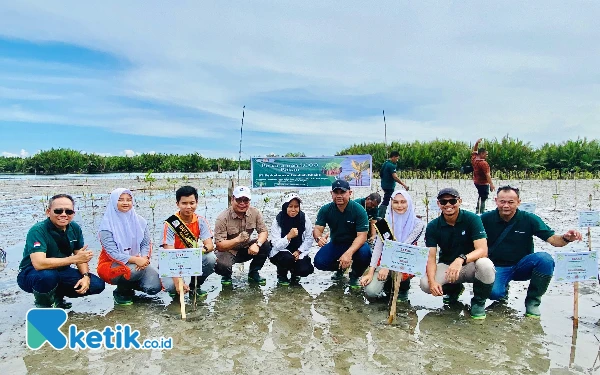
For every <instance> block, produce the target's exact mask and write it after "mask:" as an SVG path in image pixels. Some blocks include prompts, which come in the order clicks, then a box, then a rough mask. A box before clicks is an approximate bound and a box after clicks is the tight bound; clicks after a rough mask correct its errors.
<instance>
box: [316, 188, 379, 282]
mask: <svg viewBox="0 0 600 375" xmlns="http://www.w3.org/2000/svg"><path fill="white" fill-rule="evenodd" d="M350 195H351V191H350V184H348V182H347V181H344V180H335V181H334V182H333V184H332V185H331V197H332V199H333V202H331V203H328V204H326V205H324V206H323V207H321V209H319V213H318V214H317V220H316V222H315V227H314V229H313V237H314V238H315V241H316V242H317V245H318V246H319V247H320V248H321V249H320V250H319V251H318V252H317V254H316V255H315V261H314V264H315V268H316V269H319V270H322V271H338V272H337V273H336V275H334V277H333V279H340V278H341V277H342V275H343V273H344V270H346V269H347V268H349V267H350V265H352V270H351V271H350V287H351V288H360V284H359V282H358V279H359V278H360V277H361V276H362V274H363V273H364V272H365V270H366V269H367V267H368V266H369V262H370V261H371V248H370V247H369V245H367V244H366V241H367V231H368V230H369V220H368V218H367V213H366V212H365V210H364V209H363V208H362V207H361V206H359V205H358V203H356V202H354V201H351V200H350ZM327 225H329V233H330V235H331V241H330V242H327V240H328V238H329V235H327V234H325V235H324V234H323V232H324V231H325V226H327Z"/></svg>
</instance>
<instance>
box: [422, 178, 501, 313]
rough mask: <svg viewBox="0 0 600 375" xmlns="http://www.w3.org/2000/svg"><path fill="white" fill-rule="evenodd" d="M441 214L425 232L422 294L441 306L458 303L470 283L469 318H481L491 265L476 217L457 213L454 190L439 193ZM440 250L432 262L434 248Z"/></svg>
mask: <svg viewBox="0 0 600 375" xmlns="http://www.w3.org/2000/svg"><path fill="white" fill-rule="evenodd" d="M437 199H438V206H439V207H440V210H442V215H440V216H439V217H438V218H436V219H434V220H432V221H431V222H430V223H429V224H428V225H427V230H426V231H425V246H427V247H429V258H428V260H427V271H426V276H424V277H423V278H421V289H422V290H423V291H424V292H425V293H430V294H432V295H434V296H442V295H444V294H445V295H446V296H445V297H444V303H452V302H456V301H457V300H458V297H459V296H460V294H461V293H462V292H463V291H464V287H463V286H462V283H463V282H468V283H473V298H472V299H471V317H472V318H473V319H485V301H486V299H487V298H488V297H489V295H490V292H491V291H492V286H493V285H494V275H495V270H494V264H493V263H492V261H491V260H489V259H488V258H486V257H487V241H486V234H485V230H484V229H483V225H482V224H481V219H480V218H479V216H477V215H475V214H474V213H472V212H469V211H465V210H461V209H460V205H461V203H462V200H461V199H460V194H459V193H458V191H456V189H454V188H445V189H442V190H440V192H439V193H438V196H437ZM438 246H439V248H440V259H439V263H436V255H437V247H438Z"/></svg>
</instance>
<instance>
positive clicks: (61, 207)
mask: <svg viewBox="0 0 600 375" xmlns="http://www.w3.org/2000/svg"><path fill="white" fill-rule="evenodd" d="M46 216H47V219H46V220H44V221H42V222H39V223H37V224H35V225H34V226H33V227H31V229H29V232H28V233H27V239H26V241H25V249H24V250H23V260H21V264H20V265H19V275H18V276H17V283H18V284H19V287H20V288H21V289H23V290H24V291H26V292H27V293H33V297H34V299H35V306H36V307H42V308H43V307H58V308H62V309H69V308H71V303H69V302H66V301H65V300H64V297H70V298H77V297H83V296H89V295H91V294H98V293H101V292H102V291H103V290H104V287H105V284H104V281H102V280H101V279H100V278H99V277H98V276H96V275H93V274H91V273H90V267H89V265H88V262H89V261H90V259H92V256H93V252H92V251H91V250H88V248H87V245H85V244H84V242H83V234H82V232H81V228H80V227H79V225H78V224H77V223H75V222H74V221H73V218H74V217H75V201H74V200H73V198H72V197H71V196H70V195H67V194H58V195H55V196H53V197H52V198H50V201H49V202H48V208H47V209H46ZM72 265H75V268H74V267H71V266H72Z"/></svg>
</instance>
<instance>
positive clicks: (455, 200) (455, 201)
mask: <svg viewBox="0 0 600 375" xmlns="http://www.w3.org/2000/svg"><path fill="white" fill-rule="evenodd" d="M438 202H440V204H441V205H442V206H445V205H447V204H448V203H450V204H451V205H452V206H454V205H455V204H456V203H457V202H458V199H457V198H450V199H438Z"/></svg>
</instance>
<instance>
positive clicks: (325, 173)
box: [251, 155, 373, 188]
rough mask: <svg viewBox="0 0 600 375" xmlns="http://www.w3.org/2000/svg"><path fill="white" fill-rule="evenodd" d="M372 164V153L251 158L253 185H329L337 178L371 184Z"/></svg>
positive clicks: (362, 184) (282, 186)
mask: <svg viewBox="0 0 600 375" xmlns="http://www.w3.org/2000/svg"><path fill="white" fill-rule="evenodd" d="M372 165H373V163H372V159H371V155H342V156H324V157H318V158H310V157H308V158H307V157H303V158H283V157H282V158H279V157H276V158H252V159H251V170H252V187H253V188H285V187H303V188H312V187H314V188H320V187H331V184H332V183H333V181H335V180H337V179H341V180H346V181H348V183H349V184H350V186H371V176H372V175H373V173H372Z"/></svg>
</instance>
